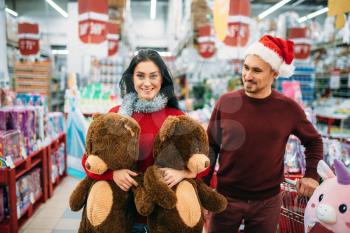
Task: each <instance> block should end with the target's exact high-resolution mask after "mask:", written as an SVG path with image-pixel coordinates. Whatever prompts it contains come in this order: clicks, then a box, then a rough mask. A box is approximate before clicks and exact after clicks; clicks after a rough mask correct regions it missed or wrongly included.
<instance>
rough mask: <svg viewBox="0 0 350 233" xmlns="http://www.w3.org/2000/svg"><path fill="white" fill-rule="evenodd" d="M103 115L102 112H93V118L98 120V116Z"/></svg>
mask: <svg viewBox="0 0 350 233" xmlns="http://www.w3.org/2000/svg"><path fill="white" fill-rule="evenodd" d="M102 115H103V114H101V113H94V114H92V119H93V120H96V119H97V118H99V117H101V116H102Z"/></svg>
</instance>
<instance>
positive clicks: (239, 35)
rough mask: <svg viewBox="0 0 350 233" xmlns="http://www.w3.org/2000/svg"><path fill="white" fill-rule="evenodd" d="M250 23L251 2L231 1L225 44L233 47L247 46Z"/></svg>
mask: <svg viewBox="0 0 350 233" xmlns="http://www.w3.org/2000/svg"><path fill="white" fill-rule="evenodd" d="M250 21H251V19H250V1H249V0H230V10H229V16H228V20H227V22H228V33H227V36H226V38H225V40H224V43H225V44H226V45H228V46H233V47H236V46H241V47H244V46H246V45H247V43H248V40H249V35H250V33H249V24H250Z"/></svg>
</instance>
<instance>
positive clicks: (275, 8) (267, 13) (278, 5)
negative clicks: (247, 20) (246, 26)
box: [258, 0, 291, 20]
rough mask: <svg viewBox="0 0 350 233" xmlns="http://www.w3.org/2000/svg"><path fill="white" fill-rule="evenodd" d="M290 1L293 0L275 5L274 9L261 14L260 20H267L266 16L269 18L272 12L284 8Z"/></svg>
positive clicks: (271, 8)
mask: <svg viewBox="0 0 350 233" xmlns="http://www.w3.org/2000/svg"><path fill="white" fill-rule="evenodd" d="M290 1H291V0H283V1H280V2H279V3H276V4H275V5H273V6H272V7H270V8H269V9H267V10H266V11H264V12H262V13H261V14H259V16H258V18H259V19H260V20H262V19H263V18H265V17H266V16H268V15H269V14H271V13H272V12H274V11H276V10H277V9H279V8H281V7H282V6H284V5H285V4H287V3H288V2H290Z"/></svg>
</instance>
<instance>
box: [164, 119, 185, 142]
mask: <svg viewBox="0 0 350 233" xmlns="http://www.w3.org/2000/svg"><path fill="white" fill-rule="evenodd" d="M179 121H180V120H179V118H177V117H175V116H168V118H167V119H166V120H165V121H164V123H163V125H162V127H161V128H160V130H159V138H160V140H161V141H162V142H163V141H165V140H166V139H167V138H170V137H171V136H172V135H173V134H174V132H175V127H176V123H177V122H179Z"/></svg>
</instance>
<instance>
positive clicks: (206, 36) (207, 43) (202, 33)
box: [197, 24, 216, 58]
mask: <svg viewBox="0 0 350 233" xmlns="http://www.w3.org/2000/svg"><path fill="white" fill-rule="evenodd" d="M197 37H198V43H199V49H198V53H199V55H201V57H203V58H211V57H212V56H213V55H214V54H215V51H216V49H215V43H214V35H213V30H212V28H211V26H210V25H209V24H208V25H203V26H201V27H199V28H198V36H197Z"/></svg>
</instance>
